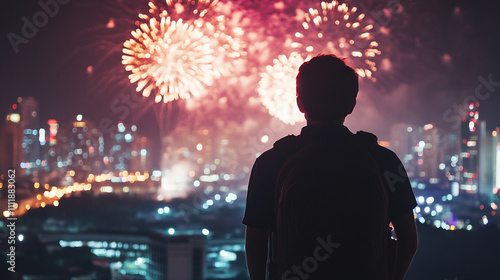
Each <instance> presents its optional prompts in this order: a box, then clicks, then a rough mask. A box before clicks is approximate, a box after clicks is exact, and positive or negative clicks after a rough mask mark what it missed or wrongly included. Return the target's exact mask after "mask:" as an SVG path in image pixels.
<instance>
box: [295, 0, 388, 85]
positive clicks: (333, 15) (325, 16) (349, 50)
mask: <svg viewBox="0 0 500 280" xmlns="http://www.w3.org/2000/svg"><path fill="white" fill-rule="evenodd" d="M364 18H365V14H363V13H360V12H359V11H358V9H357V8H356V7H349V6H348V5H347V4H345V3H344V4H339V2H338V1H332V2H330V3H327V2H321V8H320V9H319V10H318V9H314V8H310V9H309V10H308V11H307V12H305V13H304V21H303V22H302V29H303V30H302V31H301V32H296V33H295V35H294V39H293V43H292V45H291V46H292V48H294V49H296V50H297V51H300V52H301V53H306V54H313V53H316V54H317V53H333V54H335V55H337V56H338V57H342V58H346V59H347V62H348V64H349V65H350V66H352V67H353V68H354V69H355V70H356V73H358V75H359V76H361V77H364V78H368V79H369V80H371V81H376V79H375V78H374V77H373V72H375V71H377V67H376V63H375V62H374V61H373V58H374V57H375V56H377V55H380V50H378V49H377V47H378V43H377V42H376V41H375V38H374V35H373V33H372V30H373V28H374V27H373V24H370V23H365V22H364V21H363V19H364Z"/></svg>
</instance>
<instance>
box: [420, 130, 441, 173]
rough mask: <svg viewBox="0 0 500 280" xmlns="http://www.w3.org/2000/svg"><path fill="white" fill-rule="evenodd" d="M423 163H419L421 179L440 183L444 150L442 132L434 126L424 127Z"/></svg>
mask: <svg viewBox="0 0 500 280" xmlns="http://www.w3.org/2000/svg"><path fill="white" fill-rule="evenodd" d="M422 138H423V141H424V142H425V144H424V146H423V156H422V158H421V160H422V161H420V162H419V165H420V172H419V177H421V178H425V179H428V180H429V181H430V182H431V183H438V182H439V179H440V178H441V177H442V176H440V174H439V175H438V172H439V164H440V163H442V162H443V149H441V147H440V145H441V143H440V142H441V139H440V131H439V129H438V128H437V127H436V125H434V124H426V125H424V127H423V132H422Z"/></svg>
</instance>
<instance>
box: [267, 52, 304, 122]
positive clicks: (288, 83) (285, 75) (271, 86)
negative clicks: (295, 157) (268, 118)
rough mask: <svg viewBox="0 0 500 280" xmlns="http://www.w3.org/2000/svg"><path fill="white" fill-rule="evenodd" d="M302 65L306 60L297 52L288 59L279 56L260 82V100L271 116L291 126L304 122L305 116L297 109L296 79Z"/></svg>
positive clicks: (284, 56)
mask: <svg viewBox="0 0 500 280" xmlns="http://www.w3.org/2000/svg"><path fill="white" fill-rule="evenodd" d="M302 63H304V59H303V58H302V56H301V55H300V54H298V53H296V52H294V53H292V54H291V55H290V56H288V57H287V56H286V55H283V54H282V55H279V56H278V58H277V59H274V61H273V65H268V66H267V67H266V71H265V72H263V73H262V74H261V80H260V82H259V89H258V92H259V96H260V100H261V102H262V104H264V106H265V107H266V108H267V109H268V110H269V114H270V115H272V116H274V117H276V118H278V119H279V120H281V121H283V122H284V123H287V124H291V125H293V124H295V123H297V122H300V121H303V120H304V114H302V113H301V112H300V111H299V109H298V108H297V105H296V93H295V92H296V90H295V77H296V76H297V73H298V69H299V67H300V65H302Z"/></svg>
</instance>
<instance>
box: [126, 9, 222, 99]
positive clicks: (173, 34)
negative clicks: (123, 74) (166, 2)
mask: <svg viewBox="0 0 500 280" xmlns="http://www.w3.org/2000/svg"><path fill="white" fill-rule="evenodd" d="M132 36H133V37H134V38H133V39H129V40H127V41H126V42H125V43H124V47H125V48H124V49H123V53H124V55H123V56H122V59H123V60H122V64H123V65H125V70H127V71H130V72H132V73H131V74H130V75H129V79H130V82H131V83H137V88H136V90H137V91H138V92H140V91H142V95H143V96H145V97H148V96H149V95H150V94H151V93H152V92H156V97H155V102H160V101H161V100H162V99H163V101H164V102H169V101H172V100H175V99H178V98H183V99H186V98H189V97H190V96H191V95H193V96H199V95H201V94H203V93H204V92H205V87H206V86H210V85H211V84H212V83H213V80H214V79H215V78H217V72H215V71H214V68H213V64H214V62H215V57H214V55H213V54H214V50H213V49H212V48H211V46H210V43H211V42H210V38H208V37H207V36H206V35H205V34H204V33H203V32H202V31H201V30H200V29H199V28H197V27H196V26H193V25H190V24H188V23H184V22H183V21H182V20H177V21H175V20H171V19H170V18H169V17H163V18H162V19H161V21H157V20H156V19H150V21H149V24H146V23H143V24H141V26H140V28H139V29H137V30H136V31H133V32H132Z"/></svg>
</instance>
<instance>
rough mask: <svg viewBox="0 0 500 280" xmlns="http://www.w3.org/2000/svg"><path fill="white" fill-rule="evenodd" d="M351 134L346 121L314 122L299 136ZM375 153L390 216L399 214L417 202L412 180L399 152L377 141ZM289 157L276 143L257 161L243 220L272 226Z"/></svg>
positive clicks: (263, 225)
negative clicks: (280, 177)
mask: <svg viewBox="0 0 500 280" xmlns="http://www.w3.org/2000/svg"><path fill="white" fill-rule="evenodd" d="M348 134H352V133H351V132H350V131H349V130H348V129H347V127H345V126H343V125H328V126H323V125H315V126H306V127H304V128H302V131H301V133H300V135H299V137H302V138H303V139H305V140H306V142H307V141H308V140H313V139H318V138H322V137H334V138H335V137H343V136H346V135H348ZM372 155H373V157H374V158H375V159H376V161H377V162H378V164H379V166H380V168H381V170H382V177H383V178H382V179H383V180H382V181H383V182H384V184H385V186H386V188H387V194H388V196H389V219H390V220H392V219H393V218H395V217H399V216H401V215H403V214H406V213H408V212H410V211H412V210H413V208H414V207H415V206H417V202H416V200H415V196H414V194H413V190H412V188H411V185H410V181H409V179H408V176H407V174H406V171H405V169H404V167H403V164H402V163H401V161H400V160H399V159H398V157H397V156H396V154H394V153H393V152H392V151H391V150H389V149H386V148H384V147H382V146H379V145H377V147H376V148H375V149H373V151H372ZM285 161H286V157H285V155H284V154H283V153H282V152H281V151H279V150H278V149H277V148H276V147H273V148H272V149H270V150H268V151H266V152H264V153H263V154H262V155H261V156H260V157H259V158H257V160H256V161H255V163H254V166H253V168H252V173H251V175H250V182H249V184H248V193H247V205H246V210H245V216H244V218H243V224H245V225H247V226H250V227H254V228H260V229H268V230H272V229H273V227H274V222H275V214H274V209H275V208H274V207H275V206H274V203H275V198H274V195H275V194H274V192H275V185H276V181H277V178H278V175H279V172H280V170H281V167H282V166H283V164H284V163H285Z"/></svg>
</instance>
